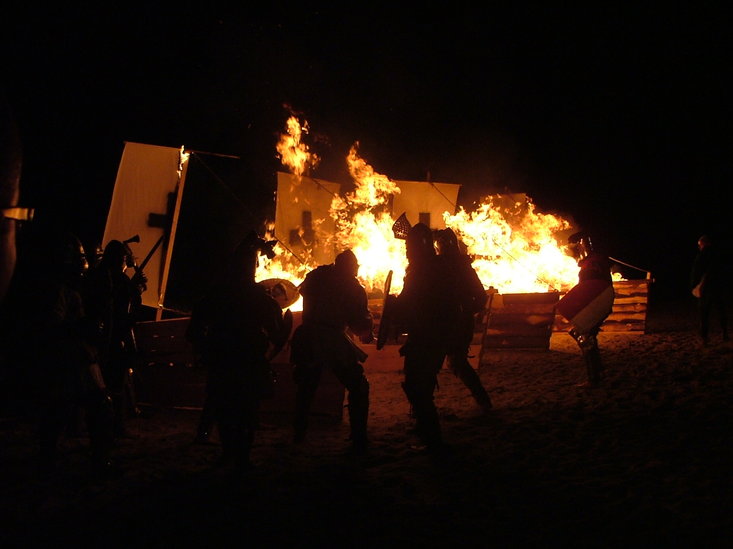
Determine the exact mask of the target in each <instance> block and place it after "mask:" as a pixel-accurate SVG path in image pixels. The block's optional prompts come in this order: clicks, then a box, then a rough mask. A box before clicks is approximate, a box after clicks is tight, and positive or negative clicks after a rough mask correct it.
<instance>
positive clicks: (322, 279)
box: [290, 250, 373, 454]
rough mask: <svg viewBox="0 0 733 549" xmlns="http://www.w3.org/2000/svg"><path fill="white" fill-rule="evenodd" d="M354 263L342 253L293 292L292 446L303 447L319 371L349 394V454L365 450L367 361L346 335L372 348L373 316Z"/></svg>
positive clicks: (307, 277)
mask: <svg viewBox="0 0 733 549" xmlns="http://www.w3.org/2000/svg"><path fill="white" fill-rule="evenodd" d="M358 272H359V262H358V261H357V258H356V256H355V255H354V252H352V251H351V250H345V251H343V252H341V253H340V254H338V255H337V256H336V260H335V261H334V263H332V264H330V265H321V266H319V267H317V268H316V269H314V270H312V271H311V272H309V273H308V274H307V275H306V277H305V280H303V283H302V284H301V285H300V287H299V288H298V290H299V292H300V295H302V296H303V317H302V318H303V321H302V324H301V325H300V326H298V328H297V329H296V330H295V333H294V334H293V340H292V347H291V356H290V360H291V362H292V363H293V365H294V367H293V378H294V380H295V384H296V397H295V400H296V404H295V419H294V429H295V442H296V443H298V442H302V441H303V440H304V439H305V433H306V430H307V427H308V414H309V411H310V407H311V404H312V403H313V397H314V396H315V393H316V389H317V388H318V384H319V382H320V378H321V373H322V371H323V369H324V368H328V369H330V370H331V371H332V372H333V373H334V375H335V376H336V378H337V379H338V380H339V381H340V382H341V383H342V384H343V385H344V387H346V390H347V392H348V409H349V423H350V426H351V443H352V450H353V451H354V452H355V453H357V454H362V453H364V452H366V450H367V444H368V440H367V419H368V415H369V381H368V380H367V378H366V376H365V375H364V367H363V366H362V363H363V362H364V361H365V360H366V358H367V356H366V353H364V351H362V350H361V349H360V348H359V347H358V346H357V345H356V344H355V343H354V341H353V340H352V339H351V337H350V335H349V334H348V333H347V331H351V332H352V333H353V334H355V335H356V336H358V337H359V339H360V341H361V342H362V343H371V342H372V341H373V336H372V324H373V319H372V314H371V312H370V311H369V308H368V298H367V294H366V290H365V289H364V287H363V286H362V285H361V284H360V283H359V281H358V280H357V278H356V275H357V274H358Z"/></svg>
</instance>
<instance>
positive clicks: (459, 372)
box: [435, 228, 492, 413]
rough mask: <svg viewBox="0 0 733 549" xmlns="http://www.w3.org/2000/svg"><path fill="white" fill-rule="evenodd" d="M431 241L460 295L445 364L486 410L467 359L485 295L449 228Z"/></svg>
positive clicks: (484, 393) (484, 396)
mask: <svg viewBox="0 0 733 549" xmlns="http://www.w3.org/2000/svg"><path fill="white" fill-rule="evenodd" d="M435 244H436V248H437V250H438V257H439V258H441V259H442V260H443V261H444V262H445V263H446V264H447V268H448V269H449V270H450V272H451V277H452V278H453V280H454V284H455V287H456V288H457V290H458V292H459V293H460V297H461V299H460V307H461V315H460V325H459V327H458V328H459V329H458V330H457V331H456V333H455V335H456V339H455V341H453V342H451V346H450V349H449V350H448V357H447V358H448V361H447V362H448V367H449V368H450V369H451V371H452V372H453V374H454V375H455V376H456V377H458V379H460V380H461V381H462V382H463V384H464V385H465V386H466V387H467V388H468V390H469V391H470V392H471V395H472V396H473V398H474V400H475V401H476V403H477V404H478V405H479V406H480V407H481V410H483V412H484V413H488V412H489V411H490V410H491V408H492V404H491V398H490V397H489V393H488V392H487V391H486V389H485V388H484V386H483V385H481V380H480V379H479V376H478V374H477V373H476V370H474V369H473V366H471V363H470V362H469V361H468V353H469V350H470V346H471V341H472V340H473V330H474V324H475V321H476V315H477V314H479V313H480V312H481V311H483V310H484V307H485V306H486V301H487V299H488V295H487V294H486V290H485V289H484V286H483V284H482V283H481V279H479V277H478V274H477V273H476V271H475V270H474V268H473V266H472V265H471V258H470V257H469V256H468V255H466V254H465V253H463V252H462V251H461V249H460V247H459V244H458V237H457V236H456V233H454V232H453V230H451V229H449V228H447V229H443V230H441V231H438V233H437V235H436V239H435Z"/></svg>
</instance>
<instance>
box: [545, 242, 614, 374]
mask: <svg viewBox="0 0 733 549" xmlns="http://www.w3.org/2000/svg"><path fill="white" fill-rule="evenodd" d="M568 249H569V251H570V253H571V254H572V255H573V257H574V258H575V259H576V261H577V262H578V266H579V267H580V270H579V271H578V284H577V285H575V286H574V287H573V288H571V289H570V291H568V293H567V294H565V295H564V296H563V298H562V299H561V300H560V302H559V303H558V306H557V310H558V312H559V313H560V314H562V315H563V316H564V317H565V318H567V319H568V320H569V321H570V323H571V324H572V326H573V327H572V328H571V329H570V331H569V332H568V333H569V334H570V336H572V338H573V339H575V341H576V342H577V344H578V347H580V351H581V353H582V355H583V361H584V362H585V366H586V371H587V375H588V383H589V384H590V385H591V386H593V387H595V386H597V385H599V384H600V382H601V374H602V372H603V362H602V361H601V354H600V350H599V348H598V333H599V332H600V331H601V326H602V325H603V322H604V321H605V320H606V318H608V316H609V315H610V314H611V311H612V310H613V300H614V297H615V295H614V289H613V278H612V277H611V267H612V264H611V261H610V260H609V259H608V257H606V256H605V255H603V254H601V253H599V252H597V251H596V250H594V249H593V244H592V242H591V239H590V236H588V235H587V234H585V233H582V232H579V233H575V234H573V235H571V236H570V237H569V238H568Z"/></svg>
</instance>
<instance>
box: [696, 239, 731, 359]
mask: <svg viewBox="0 0 733 549" xmlns="http://www.w3.org/2000/svg"><path fill="white" fill-rule="evenodd" d="M697 247H698V253H697V256H696V257H695V260H694V262H693V264H692V272H691V274H690V289H691V290H692V293H693V295H694V296H695V297H697V298H698V311H699V325H698V326H699V327H698V329H699V334H700V340H701V341H702V344H703V345H707V344H708V342H709V338H708V336H709V333H710V315H711V314H712V313H713V311H715V313H716V314H717V316H718V322H719V323H720V329H721V332H722V336H723V341H728V316H727V312H726V297H727V296H726V285H727V283H728V281H727V280H726V276H725V272H724V271H725V263H724V260H723V256H722V255H721V254H720V250H719V249H718V247H717V246H716V245H715V243H714V242H713V239H712V237H711V236H709V235H702V236H701V237H700V238H699V239H698V241H697Z"/></svg>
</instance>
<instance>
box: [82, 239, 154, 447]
mask: <svg viewBox="0 0 733 549" xmlns="http://www.w3.org/2000/svg"><path fill="white" fill-rule="evenodd" d="M133 265H134V257H133V256H132V251H131V250H130V248H129V246H128V245H127V244H125V243H124V242H121V241H119V240H110V241H109V243H107V245H106V246H105V248H104V252H103V253H102V258H101V259H100V260H99V263H98V264H97V265H95V267H94V268H93V269H91V270H90V273H89V276H88V280H87V282H86V284H85V292H84V297H85V307H86V308H87V312H88V314H89V316H90V318H92V319H93V320H94V321H95V323H96V325H97V326H98V337H97V347H98V350H99V355H100V360H101V364H102V373H103V375H104V378H105V381H106V383H107V387H108V389H109V392H110V395H111V398H112V402H113V404H114V412H115V436H118V437H125V436H128V433H127V429H126V426H125V421H126V419H127V416H128V415H129V411H130V410H131V409H132V408H134V406H135V403H134V402H131V395H132V394H134V393H133V390H132V387H131V383H132V377H131V372H132V371H133V369H134V367H135V366H136V360H137V348H136V346H135V338H134V333H133V328H134V327H135V322H136V321H137V320H138V318H139V315H140V309H141V306H142V295H141V294H142V292H143V291H144V289H145V283H146V279H145V275H144V274H143V273H141V272H136V273H135V275H133V276H132V277H129V276H127V274H126V271H127V270H128V269H130V268H131V267H132V266H133Z"/></svg>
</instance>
